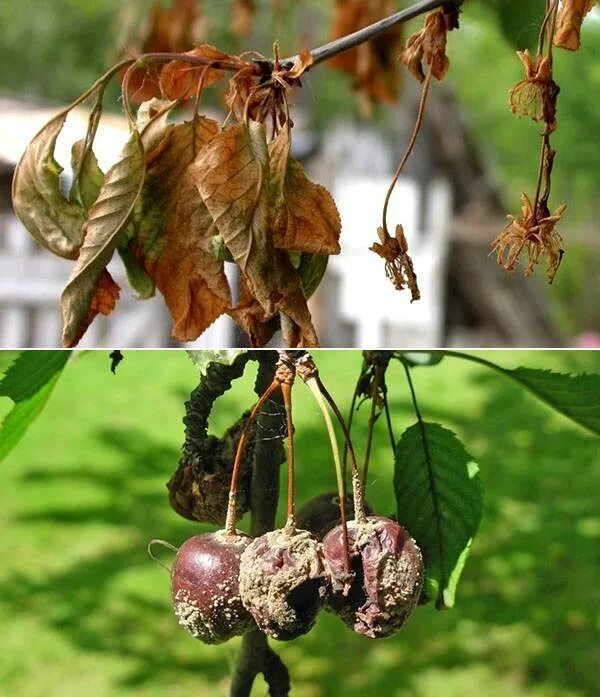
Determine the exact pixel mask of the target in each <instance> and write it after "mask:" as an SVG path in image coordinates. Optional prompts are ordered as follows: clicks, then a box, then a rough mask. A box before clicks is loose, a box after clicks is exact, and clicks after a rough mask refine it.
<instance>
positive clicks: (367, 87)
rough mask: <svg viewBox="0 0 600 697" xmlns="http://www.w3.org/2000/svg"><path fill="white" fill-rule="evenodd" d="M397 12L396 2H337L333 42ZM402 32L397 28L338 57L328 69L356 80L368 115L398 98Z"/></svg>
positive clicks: (368, 0) (329, 63)
mask: <svg viewBox="0 0 600 697" xmlns="http://www.w3.org/2000/svg"><path fill="white" fill-rule="evenodd" d="M396 10H397V6H396V3H395V2H394V0H337V1H336V5H335V16H334V21H333V27H332V32H331V38H332V40H334V39H339V38H340V37H342V36H346V35H347V34H351V33H353V32H355V31H357V30H358V29H362V28H363V27H366V26H367V25H369V24H372V23H373V22H376V21H377V20H380V19H383V18H384V17H386V16H388V15H390V14H392V13H393V12H395V11H396ZM400 40H401V30H400V29H399V28H398V27H394V28H393V29H390V30H389V31H387V32H384V33H383V34H380V35H379V36H377V37H375V38H374V39H373V40H372V41H369V42H366V43H364V44H361V45H360V46H358V47H357V48H353V49H350V50H349V51H344V52H343V53H340V54H338V55H337V56H335V57H334V58H332V59H331V60H330V61H328V65H329V66H330V67H332V68H336V69H338V70H341V71H343V72H346V73H349V74H350V75H352V76H353V78H354V87H355V89H356V90H357V92H358V95H359V97H360V98H361V104H362V105H363V110H364V111H365V112H366V113H367V114H368V113H369V112H370V110H371V109H372V105H373V104H374V103H378V102H393V101H395V99H396V98H397V95H398V86H399V84H400V79H401V78H400V72H399V71H398V70H397V68H396V55H397V53H398V49H399V43H400Z"/></svg>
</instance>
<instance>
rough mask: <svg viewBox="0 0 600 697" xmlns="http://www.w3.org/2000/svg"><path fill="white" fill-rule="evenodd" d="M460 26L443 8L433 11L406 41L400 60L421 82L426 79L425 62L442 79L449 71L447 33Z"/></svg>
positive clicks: (433, 73) (436, 76)
mask: <svg viewBox="0 0 600 697" xmlns="http://www.w3.org/2000/svg"><path fill="white" fill-rule="evenodd" d="M456 26H458V22H457V21H456V20H455V19H454V17H453V18H452V19H449V15H448V14H446V13H444V12H443V11H442V10H437V11H436V12H431V13H430V14H428V15H427V17H426V18H425V25H424V26H423V29H421V30H420V31H418V32H415V33H414V34H413V35H412V36H411V37H410V38H409V39H408V41H407V42H406V46H405V48H404V50H403V51H402V53H401V54H400V56H399V57H398V60H399V61H400V62H401V63H403V64H404V65H406V67H407V68H408V69H409V71H410V72H411V73H412V74H413V75H414V76H415V78H416V79H417V80H418V81H419V82H423V80H425V72H426V71H425V70H424V68H423V64H425V65H427V66H430V67H431V74H432V75H433V77H435V78H437V79H438V80H442V79H443V78H444V76H445V75H446V73H447V72H448V67H449V66H450V61H449V60H448V56H446V34H447V33H448V31H449V30H450V29H453V28H455V27H456Z"/></svg>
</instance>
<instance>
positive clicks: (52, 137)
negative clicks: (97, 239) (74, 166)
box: [12, 112, 84, 259]
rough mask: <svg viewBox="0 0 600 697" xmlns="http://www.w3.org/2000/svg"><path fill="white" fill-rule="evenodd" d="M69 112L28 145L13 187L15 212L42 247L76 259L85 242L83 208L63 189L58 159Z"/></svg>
mask: <svg viewBox="0 0 600 697" xmlns="http://www.w3.org/2000/svg"><path fill="white" fill-rule="evenodd" d="M66 116H67V112H62V113H61V114H59V115H58V116H56V117H54V118H53V119H52V120H51V121H50V122H49V123H47V124H46V125H45V126H44V127H43V128H42V129H41V130H40V131H39V132H38V134H37V135H36V136H35V137H34V138H33V140H32V141H31V142H30V143H29V145H28V146H27V148H26V150H25V152H24V154H23V156H22V157H21V160H20V161H19V164H18V165H17V167H16V169H15V174H14V177H13V184H12V201H13V208H14V211H15V213H16V215H17V217H18V218H19V220H20V221H21V222H22V223H23V225H24V226H25V227H26V228H27V230H28V231H29V233H30V234H31V236H32V237H33V238H34V239H35V241H36V242H37V243H38V244H40V245H41V246H42V247H45V248H46V249H48V250H50V251H51V252H53V253H54V254H57V255H58V256H61V257H64V258H66V259H75V258H76V257H77V252H78V250H79V248H80V246H81V243H82V241H83V230H82V228H83V223H84V215H83V212H82V210H81V207H80V206H79V205H77V204H75V203H71V202H70V201H68V200H67V199H66V198H65V196H64V194H63V193H62V191H61V188H60V174H61V172H62V171H63V168H62V167H61V166H60V165H59V164H58V162H57V161H56V160H55V159H54V148H55V146H56V139H57V138H58V135H59V133H60V131H61V130H62V127H63V125H64V122H65V119H66Z"/></svg>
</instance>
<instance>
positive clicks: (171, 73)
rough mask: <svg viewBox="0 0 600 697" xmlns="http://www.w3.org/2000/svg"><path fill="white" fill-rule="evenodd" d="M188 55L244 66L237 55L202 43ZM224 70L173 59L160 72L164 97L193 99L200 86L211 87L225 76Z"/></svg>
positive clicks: (188, 52)
mask: <svg viewBox="0 0 600 697" xmlns="http://www.w3.org/2000/svg"><path fill="white" fill-rule="evenodd" d="M186 55H188V56H194V57H196V58H207V59H208V60H210V61H234V62H239V64H240V68H242V67H244V63H243V61H240V60H239V58H238V57H237V56H230V55H229V54H227V53H223V51H220V50H219V49H218V48H216V46H212V45H211V44H202V45H201V46H197V47H196V48H194V49H192V50H191V51H186ZM224 75H225V73H224V71H223V70H220V69H218V68H213V67H210V65H208V64H207V65H194V64H192V63H186V62H185V61H182V60H173V61H170V62H169V63H167V64H166V65H165V66H164V67H163V69H162V70H161V72H160V89H161V93H162V95H163V97H166V98H167V99H171V100H175V99H191V98H192V97H195V95H196V92H197V91H198V89H199V87H200V86H201V87H202V88H204V87H210V86H211V85H214V84H215V83H216V82H218V81H219V80H221V79H222V78H223V77H224Z"/></svg>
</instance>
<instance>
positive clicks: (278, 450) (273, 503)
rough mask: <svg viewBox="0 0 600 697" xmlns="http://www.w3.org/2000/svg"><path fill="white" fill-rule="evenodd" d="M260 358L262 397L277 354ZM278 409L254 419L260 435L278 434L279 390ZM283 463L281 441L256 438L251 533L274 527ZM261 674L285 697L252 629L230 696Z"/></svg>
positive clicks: (283, 675)
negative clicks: (280, 472) (280, 470)
mask: <svg viewBox="0 0 600 697" xmlns="http://www.w3.org/2000/svg"><path fill="white" fill-rule="evenodd" d="M264 353H265V357H264V358H261V359H260V362H259V369H258V377H257V381H256V392H257V394H263V393H264V392H265V390H266V389H267V387H268V386H269V385H270V384H271V383H272V382H273V377H274V375H275V362H276V360H277V354H275V353H271V352H268V353H267V352H264ZM271 402H272V403H273V405H276V406H277V407H278V408H277V409H268V410H263V411H261V412H260V414H259V415H258V417H257V420H256V421H257V429H258V431H259V433H268V432H271V433H281V427H282V419H283V413H284V410H283V404H282V397H281V393H280V392H279V391H277V392H275V393H274V394H273V395H272V397H271ZM284 460H285V454H284V450H283V443H282V439H281V438H257V441H256V445H255V449H254V462H253V468H252V488H251V502H252V504H251V507H252V522H251V533H252V535H253V536H254V537H256V536H258V535H262V534H264V533H265V532H267V531H268V530H272V529H273V528H274V527H275V513H276V511H277V501H278V498H279V467H280V465H281V463H282V462H283V461H284ZM259 673H262V674H263V675H264V678H265V681H266V683H267V685H268V686H269V695H270V696H271V697H288V695H289V692H290V676H289V673H288V670H287V668H286V666H285V664H284V663H283V661H282V660H281V658H279V656H278V655H277V654H276V653H275V652H274V651H273V650H272V649H271V647H270V646H269V643H268V641H267V637H266V636H265V635H264V634H263V633H262V632H260V631H258V630H254V631H252V632H248V633H247V634H245V635H244V637H243V639H242V646H241V649H240V652H239V655H238V658H237V663H236V667H235V670H234V672H233V675H232V678H231V686H230V688H229V696H230V697H249V695H250V693H251V691H252V685H253V683H254V680H255V678H256V676H257V675H258V674H259Z"/></svg>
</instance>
